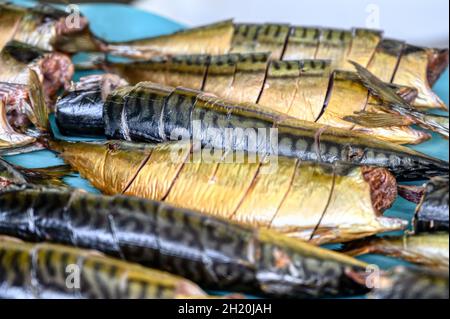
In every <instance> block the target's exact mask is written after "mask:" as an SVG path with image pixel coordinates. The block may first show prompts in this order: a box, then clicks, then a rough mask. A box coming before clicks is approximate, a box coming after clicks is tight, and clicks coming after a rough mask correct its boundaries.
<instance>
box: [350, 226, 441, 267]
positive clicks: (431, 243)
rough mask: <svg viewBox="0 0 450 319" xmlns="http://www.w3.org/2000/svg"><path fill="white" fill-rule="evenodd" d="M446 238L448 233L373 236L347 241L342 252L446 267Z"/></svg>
mask: <svg viewBox="0 0 450 319" xmlns="http://www.w3.org/2000/svg"><path fill="white" fill-rule="evenodd" d="M448 239H449V236H448V233H420V234H414V235H413V234H405V235H403V236H395V237H374V238H369V239H363V240H360V241H355V242H351V243H348V244H347V245H346V246H345V248H344V252H345V253H346V254H348V255H350V256H358V255H362V254H382V255H388V256H392V257H397V258H401V259H404V260H407V261H409V262H412V263H417V264H422V265H425V266H428V267H433V268H443V269H448V266H449V262H448V251H449V245H448Z"/></svg>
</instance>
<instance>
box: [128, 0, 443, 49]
mask: <svg viewBox="0 0 450 319" xmlns="http://www.w3.org/2000/svg"><path fill="white" fill-rule="evenodd" d="M134 4H135V5H136V6H138V7H140V8H142V9H145V10H148V11H152V12H154V13H158V14H160V15H162V16H165V17H168V18H171V19H174V20H176V21H178V22H181V23H184V24H185V25H187V26H198V25H203V24H208V23H211V22H215V21H218V20H225V19H228V18H235V21H237V22H285V23H291V24H297V25H317V26H330V27H336V28H351V27H371V28H375V29H383V30H384V31H385V35H386V36H388V37H394V38H398V39H402V40H407V41H408V42H409V43H412V44H417V45H428V46H438V47H448V42H449V36H448V34H449V32H448V31H449V1H448V0H395V1H394V0H136V1H134Z"/></svg>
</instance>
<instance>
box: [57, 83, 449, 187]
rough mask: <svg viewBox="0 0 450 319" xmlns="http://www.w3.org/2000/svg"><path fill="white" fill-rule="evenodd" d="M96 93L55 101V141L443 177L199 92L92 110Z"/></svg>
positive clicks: (132, 92)
mask: <svg viewBox="0 0 450 319" xmlns="http://www.w3.org/2000/svg"><path fill="white" fill-rule="evenodd" d="M101 92H102V90H101V89H97V90H96V91H95V92H93V90H91V89H89V90H86V91H77V92H75V93H73V94H72V93H69V94H68V95H67V96H66V97H63V98H62V99H60V100H59V102H58V105H57V112H56V122H57V124H58V127H59V129H60V130H61V132H62V133H63V134H67V135H71V134H75V135H78V134H80V132H83V131H84V132H85V135H90V134H94V135H95V134H97V133H98V132H101V131H103V132H104V134H103V136H106V137H107V138H109V139H122V140H128V141H150V142H155V141H156V142H162V141H168V140H169V141H170V140H179V139H180V138H181V139H185V140H194V141H199V143H200V144H201V147H202V148H206V149H217V150H232V151H248V152H252V153H259V154H269V155H273V156H275V155H279V156H286V157H293V158H298V159H300V160H302V161H315V162H326V163H334V162H338V161H339V162H347V163H352V164H356V165H367V166H379V167H386V168H388V169H389V170H390V171H391V172H393V173H394V174H395V176H396V177H397V178H398V179H399V180H414V179H423V178H426V177H427V176H434V175H442V174H447V172H448V163H447V162H445V161H442V160H439V159H434V158H431V157H428V156H426V155H424V154H421V153H419V152H416V151H413V150H411V149H409V148H407V147H403V146H400V145H396V144H394V143H388V142H384V141H381V140H378V139H374V138H369V137H367V136H364V135H362V134H359V133H356V132H352V131H349V130H345V129H338V128H333V127H330V126H327V125H323V124H319V123H312V122H308V121H302V120H298V119H294V118H291V117H289V116H286V115H285V114H282V113H279V112H276V111H274V110H272V109H268V108H265V107H262V106H259V105H255V104H249V103H234V102H229V101H226V100H222V99H220V98H217V97H215V96H212V95H211V94H207V93H203V92H201V91H196V90H191V89H185V88H182V87H178V88H172V87H167V86H162V85H158V84H153V83H148V82H142V83H139V84H137V85H135V86H125V87H120V88H118V89H117V90H114V91H113V92H112V93H110V94H109V95H108V96H107V97H106V98H105V102H104V103H99V102H98V101H99V100H102V99H101V98H100V97H99V95H102V93H101ZM92 94H94V95H92ZM94 96H97V97H98V99H94ZM94 101H95V102H94Z"/></svg>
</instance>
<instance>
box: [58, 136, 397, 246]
mask: <svg viewBox="0 0 450 319" xmlns="http://www.w3.org/2000/svg"><path fill="white" fill-rule="evenodd" d="M192 147H193V146H192V145H191V143H161V144H153V145H152V144H137V143H132V144H130V143H126V142H115V141H111V142H106V143H66V142H59V141H54V142H51V143H50V148H51V149H54V150H57V151H58V152H60V155H61V156H62V158H63V159H64V160H65V161H66V162H67V163H69V164H70V165H71V166H72V167H73V168H74V169H75V170H77V171H79V172H80V173H81V175H82V176H83V177H85V178H87V179H88V180H89V181H90V182H91V183H92V184H93V185H94V186H95V187H97V188H98V189H100V190H101V191H102V192H103V193H104V194H109V195H115V194H125V195H132V196H138V197H143V198H147V199H151V200H160V201H161V200H162V201H165V202H166V203H168V204H172V205H175V206H178V207H184V208H188V209H194V210H198V211H200V212H202V213H204V214H205V215H209V216H211V215H212V216H219V217H222V218H225V219H227V220H232V221H234V222H237V223H239V224H242V225H249V226H255V227H259V228H263V229H266V228H269V229H272V230H276V231H278V232H281V233H284V234H287V235H289V236H291V237H295V238H301V239H304V240H309V241H310V242H311V243H315V244H320V243H325V242H340V241H348V240H352V239H355V238H361V237H364V236H370V235H371V234H375V233H379V232H383V231H390V230H395V229H402V228H403V227H405V226H406V222H405V221H403V220H400V219H396V218H387V217H383V216H382V211H384V210H385V209H386V208H388V207H390V205H391V204H392V203H393V201H394V200H395V197H396V183H395V179H394V178H393V177H392V175H390V174H389V173H388V172H387V171H386V170H385V169H381V168H375V169H373V168H372V169H370V168H362V167H355V166H349V165H345V164H339V163H336V164H334V165H331V164H320V163H309V162H303V161H299V160H297V159H293V158H287V157H282V156H279V157H278V158H274V159H268V158H266V159H264V158H261V157H259V156H255V157H253V156H252V155H251V154H247V155H245V156H244V155H241V154H239V153H236V154H232V155H231V156H230V155H229V154H228V155H224V154H220V155H219V156H217V155H215V156H211V155H209V154H208V153H204V152H201V151H194V150H193V149H192Z"/></svg>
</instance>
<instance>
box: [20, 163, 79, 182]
mask: <svg viewBox="0 0 450 319" xmlns="http://www.w3.org/2000/svg"><path fill="white" fill-rule="evenodd" d="M13 167H14V168H15V169H16V170H17V171H19V172H20V173H21V174H23V175H24V176H25V178H26V180H27V181H29V182H30V183H31V184H35V185H47V186H67V187H69V186H68V185H66V184H65V183H64V181H63V178H64V177H67V176H71V175H73V174H75V171H74V170H73V169H72V168H71V167H70V165H59V166H51V167H44V168H33V169H29V168H24V167H20V166H13Z"/></svg>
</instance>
